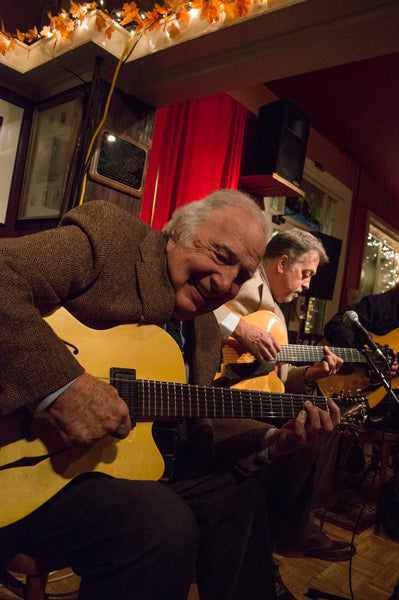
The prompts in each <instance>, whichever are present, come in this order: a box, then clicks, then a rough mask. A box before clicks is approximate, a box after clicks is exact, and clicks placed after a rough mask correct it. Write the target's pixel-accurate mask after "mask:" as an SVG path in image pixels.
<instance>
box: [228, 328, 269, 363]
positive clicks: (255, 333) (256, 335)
mask: <svg viewBox="0 0 399 600" xmlns="http://www.w3.org/2000/svg"><path fill="white" fill-rule="evenodd" d="M231 335H232V337H233V338H235V339H236V340H237V342H239V343H240V344H242V345H243V346H244V347H245V349H246V350H247V351H248V352H250V353H251V354H252V356H254V357H255V358H256V360H257V361H258V362H259V363H264V362H269V361H271V360H273V359H274V358H275V357H276V356H277V354H278V353H279V352H280V350H281V345H280V343H279V341H278V340H277V339H276V338H275V337H274V335H273V334H272V333H269V332H268V331H265V330H264V329H261V328H260V327H257V326H256V325H252V324H251V323H247V322H246V321H244V319H240V320H239V322H238V323H237V326H236V328H235V330H234V332H233V333H232V334H231Z"/></svg>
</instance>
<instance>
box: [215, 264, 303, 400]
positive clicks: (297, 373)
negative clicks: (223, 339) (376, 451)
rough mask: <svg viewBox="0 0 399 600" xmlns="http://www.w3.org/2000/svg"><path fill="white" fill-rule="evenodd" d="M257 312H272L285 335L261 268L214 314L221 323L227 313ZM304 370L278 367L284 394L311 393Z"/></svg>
mask: <svg viewBox="0 0 399 600" xmlns="http://www.w3.org/2000/svg"><path fill="white" fill-rule="evenodd" d="M259 310H270V311H272V312H274V313H275V314H276V315H277V316H278V317H279V319H280V320H281V322H282V324H283V327H284V329H285V332H286V333H287V326H286V322H285V318H284V315H283V313H282V311H281V309H280V307H279V306H278V304H277V303H276V301H275V300H274V298H273V296H272V292H271V289H270V285H269V282H268V279H267V276H266V273H265V271H264V269H263V268H262V267H259V269H258V270H257V271H256V273H255V275H254V276H253V277H252V278H251V279H249V280H248V281H246V282H245V283H244V284H243V286H242V287H241V289H240V291H239V292H238V294H237V296H236V297H235V298H234V299H233V300H230V301H229V302H227V303H226V304H224V305H223V306H220V307H219V308H218V309H216V310H215V311H214V313H215V316H216V319H217V321H218V323H221V322H222V321H223V319H225V318H226V316H227V315H228V314H229V312H232V313H234V314H236V315H238V316H240V317H243V316H245V315H249V314H251V313H254V312H257V311H259ZM287 337H288V334H287ZM305 370H306V367H295V366H287V365H281V366H280V369H279V377H280V379H281V380H282V381H283V383H284V386H285V391H286V392H290V393H296V394H309V393H311V392H312V391H313V386H309V385H307V384H306V383H305V382H304V379H303V374H304V371H305Z"/></svg>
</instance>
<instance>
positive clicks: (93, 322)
mask: <svg viewBox="0 0 399 600" xmlns="http://www.w3.org/2000/svg"><path fill="white" fill-rule="evenodd" d="M166 242H167V238H166V236H165V235H164V234H163V233H162V232H160V231H152V230H151V228H150V227H149V226H148V225H147V224H145V223H143V222H142V221H140V220H138V219H136V218H134V217H132V216H131V215H129V214H128V213H127V212H126V211H124V210H122V209H120V208H118V207H116V206H115V205H113V204H111V203H109V202H103V201H90V202H87V203H85V204H83V205H82V206H80V207H78V208H75V209H73V210H71V211H70V212H69V213H67V214H66V215H65V217H64V218H63V219H62V221H61V223H60V226H59V227H57V228H56V229H52V230H49V231H45V232H41V233H37V234H32V235H27V236H23V237H21V238H17V239H4V240H1V241H0V268H1V275H2V276H1V278H0V306H1V322H0V344H1V362H0V385H1V388H0V413H1V414H9V413H12V412H14V411H15V410H17V409H19V408H21V407H22V406H25V405H29V404H30V403H32V402H34V401H38V400H41V399H43V398H45V397H46V396H48V395H49V394H50V393H51V392H53V391H56V390H58V389H60V388H61V387H62V386H63V385H65V384H66V383H68V382H69V381H72V380H73V379H74V378H75V377H77V376H78V375H80V374H81V373H82V372H83V371H84V369H83V367H82V366H81V365H80V364H79V362H78V361H77V359H76V358H75V357H74V356H73V355H72V354H71V352H70V351H69V350H68V349H67V348H66V346H65V344H64V342H63V341H61V340H60V339H59V338H58V337H57V336H56V335H55V333H54V332H53V331H52V329H51V328H50V327H49V326H48V324H47V323H46V322H45V321H44V320H43V319H42V316H46V315H48V314H50V313H51V312H52V311H54V310H55V309H56V308H58V307H60V306H64V307H65V308H66V309H67V310H68V311H70V312H71V313H72V314H73V315H74V316H75V317H76V318H77V319H78V320H79V321H81V322H83V323H84V324H85V325H87V326H89V327H93V328H97V329H105V328H108V327H112V326H115V325H120V324H123V323H140V324H155V325H161V326H162V325H163V324H164V323H165V322H166V321H167V320H168V319H169V318H170V317H171V315H172V312H173V309H174V302H175V296H174V290H173V286H172V283H171V281H170V279H169V276H168V268H167V260H166ZM190 327H191V335H190V339H192V351H191V352H189V353H188V356H189V362H190V373H191V380H192V382H195V383H198V384H201V385H211V384H212V381H213V377H214V375H215V373H216V371H217V368H218V364H219V360H220V335H219V330H218V326H217V323H216V320H215V317H214V315H213V314H212V313H211V314H208V315H203V316H201V317H197V318H196V319H194V321H193V322H192V323H191V324H190ZM234 421H235V420H234ZM253 430H254V431H255V432H256V435H255V438H256V436H258V437H259V436H261V435H262V432H263V430H259V426H258V424H257V423H255V422H251V421H248V422H247V423H246V424H245V422H242V423H241V424H240V423H239V422H238V420H237V421H235V422H234V423H233V424H232V427H231V429H228V430H227V431H226V432H225V433H224V434H223V436H230V435H233V436H235V435H238V438H241V437H242V436H244V437H245V435H246V432H247V431H248V432H250V435H251V436H252V437H251V439H252V438H253V437H254V436H253V433H251V432H253ZM201 436H203V439H205V440H206V443H205V444H204V443H203V442H202V441H200V437H201ZM223 436H222V437H223ZM194 438H195V439H196V440H197V441H198V443H199V444H200V445H202V446H203V447H204V448H205V447H206V449H207V450H208V451H213V445H214V441H215V440H214V433H213V423H212V422H211V421H210V420H206V421H201V422H199V427H197V428H196V429H195V435H194V437H193V439H194ZM255 438H254V443H255V444H256V443H257V442H256V440H255Z"/></svg>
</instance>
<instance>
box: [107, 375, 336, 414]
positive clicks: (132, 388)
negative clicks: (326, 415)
mask: <svg viewBox="0 0 399 600" xmlns="http://www.w3.org/2000/svg"><path fill="white" fill-rule="evenodd" d="M114 385H115V386H116V388H117V390H118V392H119V395H120V396H121V397H122V398H123V400H124V401H125V402H126V403H127V405H128V406H129V410H130V413H131V418H132V419H134V420H140V419H151V420H152V419H154V420H155V419H160V418H189V417H209V418H251V419H258V420H263V419H268V420H273V419H284V420H288V419H291V418H295V417H296V416H297V415H298V413H299V412H300V410H301V409H302V408H303V405H304V402H305V400H310V401H311V402H313V404H314V405H315V406H318V407H319V408H322V409H323V410H326V409H327V408H328V404H327V399H326V398H325V397H324V396H311V397H309V396H302V395H300V394H286V393H284V394H278V393H269V392H258V391H253V390H240V389H225V388H216V387H204V386H198V385H189V384H181V383H170V382H164V381H151V380H136V381H128V380H126V379H125V380H123V381H117V382H115V384H114Z"/></svg>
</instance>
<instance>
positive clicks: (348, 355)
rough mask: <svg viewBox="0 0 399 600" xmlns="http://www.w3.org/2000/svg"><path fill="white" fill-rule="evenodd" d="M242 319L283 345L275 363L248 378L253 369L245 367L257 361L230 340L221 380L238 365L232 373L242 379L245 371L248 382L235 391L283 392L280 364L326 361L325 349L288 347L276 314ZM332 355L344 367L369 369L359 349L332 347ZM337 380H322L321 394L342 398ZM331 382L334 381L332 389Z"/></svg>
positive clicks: (225, 348) (224, 350)
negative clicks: (351, 365) (240, 374)
mask: <svg viewBox="0 0 399 600" xmlns="http://www.w3.org/2000/svg"><path fill="white" fill-rule="evenodd" d="M241 318H242V319H243V320H244V321H246V322H247V323H250V324H251V325H255V326H256V327H259V328H260V329H263V330H264V331H267V332H268V333H272V334H273V335H274V336H275V337H276V338H277V340H278V341H279V342H280V344H281V346H282V348H281V351H280V352H279V353H278V354H277V356H276V358H275V359H274V360H273V361H270V362H268V363H265V364H264V365H262V367H261V368H260V369H259V370H258V372H257V375H256V376H254V377H252V376H251V374H249V375H248V376H246V375H247V373H248V372H249V373H250V369H248V367H246V366H245V365H249V364H251V363H253V361H254V357H253V356H252V355H251V354H249V353H248V352H247V351H246V349H245V348H244V347H243V346H242V345H241V344H239V343H238V342H237V341H236V340H235V339H234V338H232V337H230V338H229V339H228V340H226V342H225V343H224V344H223V348H222V356H223V369H222V371H221V376H222V377H223V376H224V370H225V369H226V368H227V365H233V364H237V365H240V366H238V367H235V368H234V369H230V370H231V371H233V373H234V374H236V373H237V374H238V375H239V373H240V370H241V372H242V374H243V376H245V379H244V377H243V379H242V380H241V381H239V382H237V383H233V387H237V388H240V389H248V390H263V391H271V392H283V391H284V385H283V382H282V381H281V379H280V378H279V377H278V375H277V373H276V366H277V365H278V364H279V363H290V364H306V365H309V364H312V363H314V362H317V361H320V360H322V358H323V356H324V352H323V348H322V346H312V345H305V344H288V339H287V332H286V328H285V326H284V325H283V323H282V322H281V320H280V318H279V317H278V316H277V315H275V314H274V313H273V312H270V311H267V310H260V311H257V312H254V313H251V314H250V315H247V316H244V317H241ZM331 351H332V352H334V354H336V355H337V356H339V357H340V358H342V360H343V361H344V363H352V364H355V365H358V366H363V367H365V368H366V367H367V366H368V362H367V359H366V357H365V356H364V355H363V354H362V353H361V352H359V351H358V350H356V349H355V348H335V347H332V348H331ZM259 373H261V374H260V375H259ZM362 373H363V377H365V375H364V371H362ZM238 375H237V378H238ZM334 377H335V376H332V377H328V378H323V380H319V381H321V382H322V384H325V385H323V389H322V390H321V392H322V393H323V394H324V395H326V396H329V395H331V394H332V393H336V394H340V393H342V389H344V388H343V387H339V383H338V381H337V382H335V381H334ZM331 380H333V381H332V383H333V385H332V386H331ZM318 383H319V382H318ZM335 383H337V384H338V385H337V386H335V385H334V384H335ZM330 388H331V389H330ZM327 390H329V391H327ZM350 391H351V389H350V388H348V392H347V395H349V393H350ZM369 400H370V399H369Z"/></svg>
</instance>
